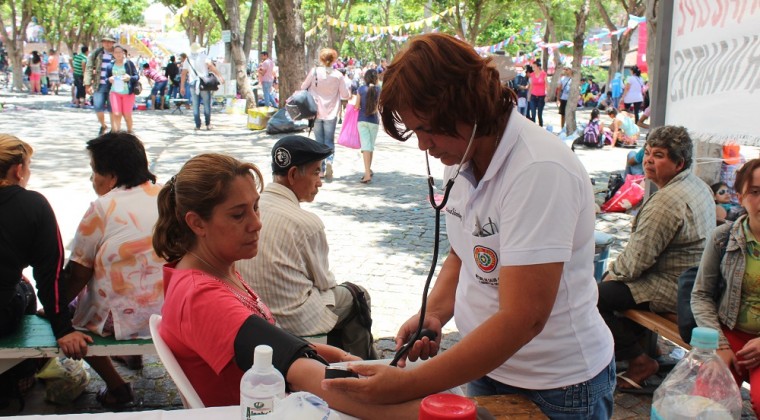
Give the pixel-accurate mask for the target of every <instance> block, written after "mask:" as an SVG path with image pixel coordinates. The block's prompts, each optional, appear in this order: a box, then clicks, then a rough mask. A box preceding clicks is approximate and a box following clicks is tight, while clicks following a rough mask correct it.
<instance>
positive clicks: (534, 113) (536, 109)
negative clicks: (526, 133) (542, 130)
mask: <svg viewBox="0 0 760 420" xmlns="http://www.w3.org/2000/svg"><path fill="white" fill-rule="evenodd" d="M545 98H546V97H545V96H531V97H530V109H531V113H530V120H531V121H533V122H535V121H536V118H538V125H540V126H541V127H543V126H544V99H545Z"/></svg>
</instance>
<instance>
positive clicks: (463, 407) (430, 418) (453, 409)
mask: <svg viewBox="0 0 760 420" xmlns="http://www.w3.org/2000/svg"><path fill="white" fill-rule="evenodd" d="M476 418H477V409H476V408H475V403H474V402H472V401H471V400H470V399H468V398H465V397H462V396H459V395H454V394H434V395H429V396H427V397H425V399H423V400H422V403H420V416H419V420H442V419H456V420H475V419H476Z"/></svg>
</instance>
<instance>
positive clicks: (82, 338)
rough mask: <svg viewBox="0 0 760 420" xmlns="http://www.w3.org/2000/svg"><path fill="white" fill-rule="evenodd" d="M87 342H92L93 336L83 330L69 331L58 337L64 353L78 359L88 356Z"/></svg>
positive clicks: (59, 345)
mask: <svg viewBox="0 0 760 420" xmlns="http://www.w3.org/2000/svg"><path fill="white" fill-rule="evenodd" d="M87 344H92V337H90V336H89V335H87V334H85V333H83V332H81V331H74V332H71V333H68V334H66V335H64V336H63V337H61V338H59V339H58V347H60V348H61V351H62V352H63V354H65V355H66V356H67V357H70V358H72V359H77V360H78V359H81V358H83V357H85V356H87Z"/></svg>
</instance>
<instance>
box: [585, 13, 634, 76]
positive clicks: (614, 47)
mask: <svg viewBox="0 0 760 420" xmlns="http://www.w3.org/2000/svg"><path fill="white" fill-rule="evenodd" d="M594 1H595V2H596V6H597V9H599V14H600V15H601V16H602V20H604V23H605V25H607V29H608V30H609V31H610V32H614V31H617V26H615V23H613V22H612V19H611V18H610V16H609V14H608V13H607V9H605V8H604V5H602V1H601V0H594ZM622 3H623V8H624V9H625V11H626V15H625V18H623V21H622V22H621V23H622V25H624V26H625V25H628V14H635V15H637V16H638V15H639V14H640V13H641V12H642V10H641V8H642V4H641V0H625V1H623V2H622ZM632 36H633V31H632V30H631V31H626V32H623V34H622V35H621V36H620V38H618V37H617V36H615V35H612V36H611V37H610V46H611V49H610V67H609V69H607V86H609V85H610V82H611V81H612V79H613V78H614V77H615V73H617V72H622V71H623V67H624V66H625V56H626V54H628V49H629V45H630V43H631V37H632Z"/></svg>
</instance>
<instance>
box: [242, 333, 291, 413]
mask: <svg viewBox="0 0 760 420" xmlns="http://www.w3.org/2000/svg"><path fill="white" fill-rule="evenodd" d="M283 398H285V378H283V377H282V374H281V373H280V372H279V371H278V370H277V369H275V368H274V366H272V348H271V347H269V346H266V345H260V346H256V350H255V351H254V354H253V366H251V368H250V369H248V371H247V372H246V373H245V374H244V375H243V378H242V379H241V380H240V418H241V419H242V420H252V419H255V417H256V416H258V415H261V414H267V413H271V412H272V411H273V410H274V404H275V401H277V400H280V399H283Z"/></svg>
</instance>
